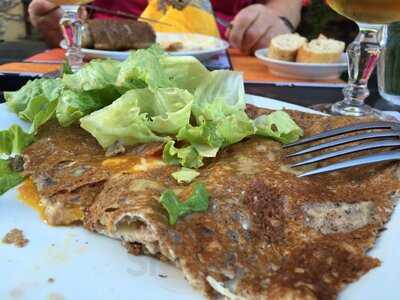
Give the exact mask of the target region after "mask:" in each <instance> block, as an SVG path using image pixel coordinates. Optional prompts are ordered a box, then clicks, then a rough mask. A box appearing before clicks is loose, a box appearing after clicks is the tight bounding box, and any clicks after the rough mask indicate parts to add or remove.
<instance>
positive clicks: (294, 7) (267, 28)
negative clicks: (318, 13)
mask: <svg viewBox="0 0 400 300" xmlns="http://www.w3.org/2000/svg"><path fill="white" fill-rule="evenodd" d="M302 4H303V0H270V1H267V2H266V3H265V4H254V5H250V6H248V7H246V8H244V9H242V10H241V11H240V12H239V13H238V14H237V15H236V17H235V19H234V20H233V22H232V25H233V27H232V29H231V30H230V32H228V38H229V41H230V43H231V44H232V46H234V47H236V48H239V49H241V50H242V51H243V52H247V53H252V52H254V51H255V50H257V49H260V48H265V47H268V45H269V42H270V41H271V39H272V38H273V37H274V36H276V35H279V34H283V33H289V32H290V31H291V30H290V28H289V26H288V25H287V24H286V23H285V22H284V21H283V20H282V19H281V18H280V17H285V18H286V19H288V20H289V21H290V22H291V24H292V25H293V26H294V27H297V26H298V24H299V23H300V16H301V8H302Z"/></svg>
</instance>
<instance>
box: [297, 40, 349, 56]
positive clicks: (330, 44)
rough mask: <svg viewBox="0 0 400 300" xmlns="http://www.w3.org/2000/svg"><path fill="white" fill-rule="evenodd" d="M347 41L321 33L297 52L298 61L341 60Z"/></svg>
mask: <svg viewBox="0 0 400 300" xmlns="http://www.w3.org/2000/svg"><path fill="white" fill-rule="evenodd" d="M344 48H345V43H343V42H341V41H337V40H334V39H328V38H327V37H325V36H324V35H322V34H320V35H319V37H318V38H317V39H315V40H312V41H311V42H309V43H308V44H304V45H303V46H302V47H301V48H300V49H299V51H298V53H297V59H296V61H297V62H300V63H336V62H338V61H339V60H340V57H341V54H342V53H343V51H344Z"/></svg>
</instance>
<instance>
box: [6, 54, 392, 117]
mask: <svg viewBox="0 0 400 300" xmlns="http://www.w3.org/2000/svg"><path fill="white" fill-rule="evenodd" d="M229 54H230V57H231V61H232V65H233V67H234V69H235V70H237V71H241V72H243V74H244V79H245V88H246V91H247V92H249V93H251V94H256V95H260V96H264V97H270V98H275V99H279V100H283V101H287V102H291V103H295V104H300V105H304V106H311V105H315V104H319V103H329V102H335V101H338V100H340V98H341V97H342V94H341V89H340V88H338V87H336V88H335V87H330V88H327V87H325V88H322V87H321V88H315V87H312V85H313V84H315V83H316V82H315V81H304V80H301V79H298V80H295V79H287V78H283V77H277V76H274V75H273V74H271V73H270V72H269V70H268V68H267V67H266V66H265V65H263V64H262V63H261V62H260V61H259V60H258V59H256V58H255V57H252V56H247V55H244V54H242V53H240V52H239V51H238V50H234V49H230V50H229ZM64 58H65V52H64V50H62V49H52V50H49V51H46V52H44V53H40V54H37V55H34V56H32V57H30V58H29V59H26V60H25V61H24V62H14V63H8V64H4V65H0V73H7V74H15V75H8V76H3V78H2V79H0V80H1V81H0V92H1V90H2V86H1V85H3V84H6V85H8V86H10V85H11V86H12V87H13V89H18V88H19V87H20V86H21V85H23V84H24V82H26V81H27V80H28V79H29V78H30V77H23V78H21V77H20V75H21V74H22V75H28V76H35V75H36V76H40V75H43V74H44V73H48V72H53V71H57V70H59V69H60V66H61V64H62V63H63V62H64ZM4 82H7V83H4ZM338 82H341V81H329V82H326V81H325V82H324V81H321V82H319V83H325V84H326V83H338ZM282 83H283V84H282ZM341 83H343V82H341ZM293 85H303V86H301V87H298V86H293ZM307 85H309V86H308V87H307ZM310 85H311V87H310ZM3 89H4V88H3ZM370 89H371V96H370V98H369V99H368V102H369V104H371V105H374V106H376V107H378V108H380V109H388V110H398V109H397V108H393V107H389V106H388V104H387V103H386V102H385V101H383V100H382V99H380V98H379V94H378V92H377V86H376V78H375V79H372V80H370ZM0 100H1V95H0Z"/></svg>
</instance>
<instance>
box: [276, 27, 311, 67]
mask: <svg viewBox="0 0 400 300" xmlns="http://www.w3.org/2000/svg"><path fill="white" fill-rule="evenodd" d="M306 43H307V39H306V38H304V37H302V36H301V35H299V34H298V33H293V34H292V33H288V34H281V35H278V36H276V37H274V38H273V39H272V40H271V43H270V45H269V48H268V57H270V58H273V59H278V60H285V61H295V60H296V55H297V51H298V50H299V49H300V48H301V47H302V46H303V45H305V44H306Z"/></svg>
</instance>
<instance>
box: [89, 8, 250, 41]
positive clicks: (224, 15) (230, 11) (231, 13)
mask: <svg viewBox="0 0 400 300" xmlns="http://www.w3.org/2000/svg"><path fill="white" fill-rule="evenodd" d="M255 2H256V1H254V0H253V1H252V0H211V3H212V6H213V9H214V13H215V14H216V15H217V16H218V17H219V18H221V19H223V20H227V21H232V20H233V18H234V17H235V16H236V14H237V13H238V12H239V11H240V10H241V9H243V8H244V7H246V6H249V5H251V4H253V3H255ZM147 3H148V1H147V0H116V1H110V0H96V1H94V3H93V4H94V5H96V6H100V7H104V8H107V9H112V10H114V11H116V10H119V11H124V12H129V13H132V14H135V15H140V14H141V13H142V12H143V10H144V9H145V8H146V6H147ZM95 17H96V18H108V17H110V16H108V15H107V14H103V13H96V14H95ZM219 30H220V32H221V36H224V32H225V28H224V27H223V26H220V25H219Z"/></svg>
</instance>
